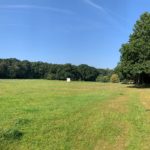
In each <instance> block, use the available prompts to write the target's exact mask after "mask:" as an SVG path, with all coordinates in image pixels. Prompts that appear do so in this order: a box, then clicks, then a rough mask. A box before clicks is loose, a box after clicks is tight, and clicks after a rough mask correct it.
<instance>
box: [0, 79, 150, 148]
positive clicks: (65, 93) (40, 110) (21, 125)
mask: <svg viewBox="0 0 150 150" xmlns="http://www.w3.org/2000/svg"><path fill="white" fill-rule="evenodd" d="M103 149H105V150H125V149H127V150H149V149H150V89H148V88H146V89H142V88H141V89H136V88H129V87H127V85H121V84H102V83H94V82H93V83H92V82H71V83H66V82H63V81H47V80H0V150H103Z"/></svg>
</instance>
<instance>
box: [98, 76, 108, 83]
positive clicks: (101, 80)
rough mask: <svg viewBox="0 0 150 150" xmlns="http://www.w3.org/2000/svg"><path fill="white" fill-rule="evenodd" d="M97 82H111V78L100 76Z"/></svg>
mask: <svg viewBox="0 0 150 150" xmlns="http://www.w3.org/2000/svg"><path fill="white" fill-rule="evenodd" d="M96 81H97V82H109V81H110V78H109V76H98V77H97V78H96Z"/></svg>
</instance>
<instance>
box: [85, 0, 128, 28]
mask: <svg viewBox="0 0 150 150" xmlns="http://www.w3.org/2000/svg"><path fill="white" fill-rule="evenodd" d="M84 2H85V3H86V4H88V5H90V6H91V7H93V8H95V9H97V10H99V11H100V12H101V13H102V14H104V15H105V17H106V19H107V20H108V21H109V22H110V23H112V24H114V25H118V26H119V27H120V29H121V30H124V27H123V26H122V25H121V24H120V21H123V22H125V23H126V20H125V19H124V18H122V17H121V16H119V15H118V14H115V13H114V12H112V11H111V10H109V9H107V8H104V7H103V6H101V5H99V4H96V3H95V2H94V1H93V0H84Z"/></svg>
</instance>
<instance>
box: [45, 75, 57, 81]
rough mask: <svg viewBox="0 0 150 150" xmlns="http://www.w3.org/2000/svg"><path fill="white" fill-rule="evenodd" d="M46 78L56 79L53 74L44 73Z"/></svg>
mask: <svg viewBox="0 0 150 150" xmlns="http://www.w3.org/2000/svg"><path fill="white" fill-rule="evenodd" d="M46 79H47V80H55V79H56V77H55V74H48V75H46Z"/></svg>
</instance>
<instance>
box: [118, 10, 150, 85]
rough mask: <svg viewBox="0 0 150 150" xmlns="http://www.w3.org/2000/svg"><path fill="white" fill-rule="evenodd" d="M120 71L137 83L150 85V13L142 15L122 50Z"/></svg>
mask: <svg viewBox="0 0 150 150" xmlns="http://www.w3.org/2000/svg"><path fill="white" fill-rule="evenodd" d="M120 52H121V61H120V63H119V70H120V71H121V73H122V75H123V76H124V77H125V78H128V79H132V80H134V81H135V83H138V84H141V83H150V13H148V12H146V13H144V14H142V15H141V17H140V19H139V20H138V21H137V22H136V24H135V26H134V29H133V33H132V34H131V35H130V38H129V41H128V42H127V43H126V44H123V45H122V47H121V49H120Z"/></svg>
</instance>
